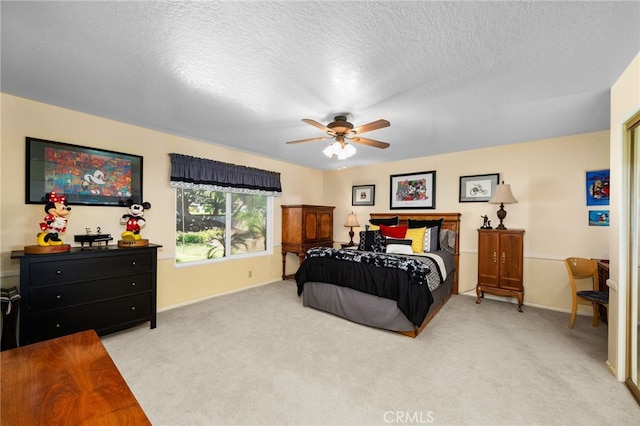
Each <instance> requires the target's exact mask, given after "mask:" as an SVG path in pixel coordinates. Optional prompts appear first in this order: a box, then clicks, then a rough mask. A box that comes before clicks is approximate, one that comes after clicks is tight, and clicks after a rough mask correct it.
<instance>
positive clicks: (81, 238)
mask: <svg viewBox="0 0 640 426" xmlns="http://www.w3.org/2000/svg"><path fill="white" fill-rule="evenodd" d="M84 229H85V231H86V232H87V233H86V234H85V235H74V236H73V241H75V242H76V243H80V246H81V247H82V248H84V244H85V243H88V244H89V250H91V249H92V248H93V243H98V246H100V244H101V243H104V245H105V246H107V245H109V241H111V240H113V237H112V236H111V234H101V233H100V232H101V229H100V227H99V226H98V227H97V228H96V233H95V234H92V233H91V228H84Z"/></svg>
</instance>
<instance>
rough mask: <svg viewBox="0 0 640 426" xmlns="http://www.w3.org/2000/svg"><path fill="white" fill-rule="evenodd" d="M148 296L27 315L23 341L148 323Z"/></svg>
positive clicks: (143, 294)
mask: <svg viewBox="0 0 640 426" xmlns="http://www.w3.org/2000/svg"><path fill="white" fill-rule="evenodd" d="M151 298H152V293H151V292H147V293H142V294H136V295H134V296H129V297H121V298H118V299H110V300H105V301H102V302H96V303H88V304H86V305H81V306H76V307H72V308H67V309H61V310H56V311H48V312H43V313H36V314H28V315H27V330H28V331H27V342H22V343H21V344H25V343H26V344H28V343H35V342H39V341H42V340H47V339H51V338H54V337H59V336H64V335H67V334H71V333H76V332H78V331H83V330H91V329H94V330H96V331H97V332H98V334H103V333H106V332H110V331H114V330H117V329H119V328H125V326H127V325H130V324H133V323H137V322H144V321H151V319H152V318H151V316H152V315H151V314H152V305H151V301H152V300H151Z"/></svg>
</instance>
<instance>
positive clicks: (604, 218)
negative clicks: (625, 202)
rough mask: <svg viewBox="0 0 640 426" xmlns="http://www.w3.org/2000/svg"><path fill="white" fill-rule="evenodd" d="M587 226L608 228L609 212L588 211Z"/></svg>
mask: <svg viewBox="0 0 640 426" xmlns="http://www.w3.org/2000/svg"><path fill="white" fill-rule="evenodd" d="M589 226H609V210H589Z"/></svg>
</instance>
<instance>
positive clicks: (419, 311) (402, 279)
mask: <svg viewBox="0 0 640 426" xmlns="http://www.w3.org/2000/svg"><path fill="white" fill-rule="evenodd" d="M454 269H455V268H454V262H453V256H452V255H451V254H450V253H448V252H446V251H438V252H433V253H424V254H420V255H417V254H416V255H402V254H387V253H374V252H365V251H358V250H337V249H332V248H326V247H315V248H312V249H310V250H308V251H307V257H306V259H305V261H304V262H303V263H302V265H300V268H299V269H298V272H297V273H296V276H295V277H296V283H297V285H298V295H301V294H302V292H303V290H304V283H306V282H324V283H330V284H335V285H340V286H343V287H349V288H353V289H355V290H359V291H362V292H364V293H368V294H373V295H376V296H379V297H385V298H387V299H392V300H395V301H396V302H397V304H398V308H399V309H400V310H401V311H402V312H403V313H404V314H405V315H406V317H407V318H408V319H409V320H410V321H411V322H412V323H413V324H415V325H416V326H420V325H421V324H422V322H423V321H424V319H425V317H426V315H427V313H428V312H429V307H430V306H431V304H432V303H433V296H432V295H431V291H432V290H433V289H435V288H436V287H437V286H438V285H440V284H441V283H442V282H444V280H445V279H446V277H447V275H448V274H451V273H452V272H453V270H454Z"/></svg>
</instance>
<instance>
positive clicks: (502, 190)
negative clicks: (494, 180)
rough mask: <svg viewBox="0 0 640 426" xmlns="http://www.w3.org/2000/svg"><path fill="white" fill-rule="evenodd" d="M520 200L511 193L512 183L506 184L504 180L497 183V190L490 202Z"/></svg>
mask: <svg viewBox="0 0 640 426" xmlns="http://www.w3.org/2000/svg"><path fill="white" fill-rule="evenodd" d="M517 202H518V200H516V198H515V197H514V196H513V194H512V193H511V185H508V184H507V185H505V183H504V182H502V184H500V185H496V192H495V193H494V194H493V196H492V197H491V199H490V200H489V204H515V203H517Z"/></svg>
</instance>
